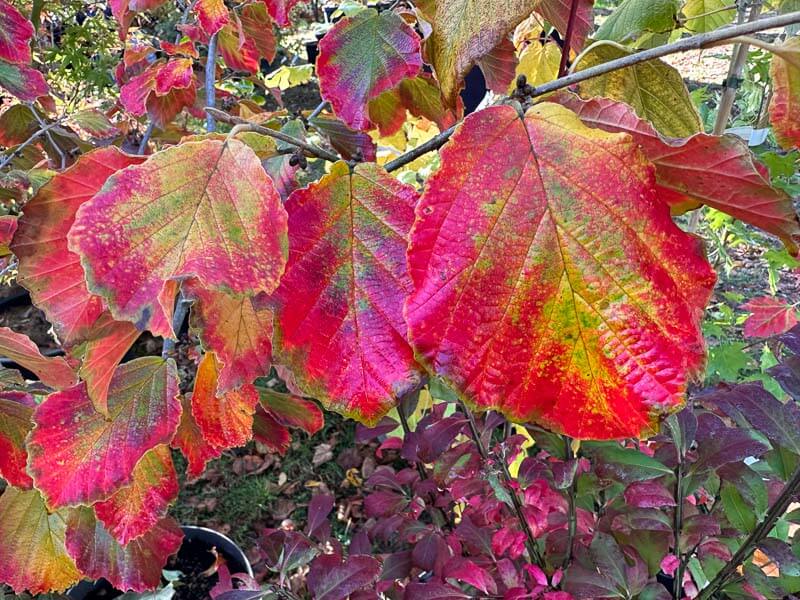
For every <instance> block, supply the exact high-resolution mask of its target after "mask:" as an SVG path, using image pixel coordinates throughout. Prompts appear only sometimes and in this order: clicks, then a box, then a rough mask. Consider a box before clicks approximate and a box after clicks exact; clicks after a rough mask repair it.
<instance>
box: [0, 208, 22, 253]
mask: <svg viewBox="0 0 800 600" xmlns="http://www.w3.org/2000/svg"><path fill="white" fill-rule="evenodd" d="M18 222H19V219H18V218H17V217H15V216H12V215H2V216H0V256H6V255H7V254H9V253H10V252H11V249H10V248H9V246H10V245H11V240H12V239H13V238H14V233H16V231H17V224H18Z"/></svg>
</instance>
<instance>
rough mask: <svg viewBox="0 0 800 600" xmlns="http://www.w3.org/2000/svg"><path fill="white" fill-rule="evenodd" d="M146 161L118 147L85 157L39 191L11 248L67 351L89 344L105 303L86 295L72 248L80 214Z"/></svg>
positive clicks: (23, 279) (27, 284)
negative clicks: (114, 178)
mask: <svg viewBox="0 0 800 600" xmlns="http://www.w3.org/2000/svg"><path fill="white" fill-rule="evenodd" d="M143 160H144V158H143V157H139V156H129V155H127V154H123V153H122V152H120V151H119V150H118V149H117V148H115V147H113V146H110V147H108V148H101V149H98V150H95V151H93V152H89V153H88V154H84V155H82V156H81V157H80V158H79V159H78V160H77V162H76V163H75V164H74V165H72V166H71V167H69V168H68V169H67V170H66V171H63V172H62V173H58V174H57V175H56V176H55V177H53V178H52V179H51V180H50V181H49V182H48V183H46V184H45V185H43V186H42V187H41V188H39V191H38V193H37V194H36V195H35V196H34V197H33V199H31V201H30V202H28V203H27V204H26V205H25V208H24V213H23V215H22V217H20V220H19V229H18V231H17V234H16V235H15V236H14V243H13V244H12V246H11V249H12V251H13V252H14V254H16V256H17V257H18V258H19V276H18V280H19V283H20V284H21V285H22V286H24V287H25V288H27V289H28V291H30V293H31V299H32V300H33V302H34V304H36V306H38V307H39V308H41V309H42V310H43V311H44V313H45V315H46V316H47V318H48V320H49V321H50V322H51V323H52V324H53V327H54V328H55V330H56V333H57V334H58V336H59V339H61V341H62V342H63V343H64V344H65V345H67V346H70V345H72V344H74V343H76V342H80V341H83V340H85V339H86V337H87V335H88V334H89V331H90V329H91V326H92V325H93V324H94V323H95V321H97V319H98V317H99V316H100V314H101V313H102V312H103V302H102V299H101V298H100V297H98V296H94V295H92V294H91V293H89V290H88V289H86V284H85V283H84V275H83V268H82V267H81V264H80V258H79V257H78V255H77V254H75V253H74V252H71V251H70V250H69V248H68V247H67V233H68V232H69V229H70V227H72V224H73V222H74V221H75V213H76V212H77V210H78V207H79V206H80V205H81V204H83V203H84V202H86V201H87V200H89V198H91V197H92V196H94V195H95V194H96V193H97V192H98V191H99V190H100V188H101V187H103V184H104V183H105V182H106V180H107V179H108V178H109V177H110V176H111V175H112V174H114V173H115V172H117V171H119V170H120V169H124V168H125V167H127V166H130V165H134V164H139V163H141V162H142V161H143Z"/></svg>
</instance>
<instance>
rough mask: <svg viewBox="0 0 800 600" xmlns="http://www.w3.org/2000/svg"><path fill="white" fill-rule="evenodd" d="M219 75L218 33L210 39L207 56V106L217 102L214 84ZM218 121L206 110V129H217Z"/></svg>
mask: <svg viewBox="0 0 800 600" xmlns="http://www.w3.org/2000/svg"><path fill="white" fill-rule="evenodd" d="M216 76H217V34H216V33H215V34H214V35H212V36H211V39H210V40H209V41H208V58H206V106H208V107H211V108H213V107H214V105H215V104H216V98H215V90H214V84H215V83H216V81H215V78H216ZM216 129H217V123H216V121H214V115H213V114H212V113H210V112H208V111H206V131H209V132H210V131H215V130H216Z"/></svg>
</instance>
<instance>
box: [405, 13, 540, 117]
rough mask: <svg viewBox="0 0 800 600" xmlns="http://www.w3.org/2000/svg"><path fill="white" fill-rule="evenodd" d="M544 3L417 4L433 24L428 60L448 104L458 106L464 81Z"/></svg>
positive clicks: (427, 46)
mask: <svg viewBox="0 0 800 600" xmlns="http://www.w3.org/2000/svg"><path fill="white" fill-rule="evenodd" d="M539 2H540V0H422V1H420V2H416V3H415V4H416V6H417V8H418V10H420V11H421V12H422V16H423V17H424V18H425V19H426V20H427V21H428V22H429V23H430V26H431V34H430V36H429V37H428V38H427V39H426V40H425V60H426V62H429V63H430V64H431V65H432V66H433V70H434V72H435V73H436V78H437V79H438V80H439V85H440V86H441V88H442V94H443V96H444V99H445V103H446V104H447V105H448V106H450V107H455V106H456V105H457V104H458V93H459V90H460V89H461V85H462V82H463V80H464V77H465V76H466V75H467V73H468V72H469V70H470V68H471V67H472V65H474V64H475V62H476V61H477V60H478V59H479V58H481V57H483V56H485V55H487V54H489V53H490V52H491V51H492V50H493V49H494V48H495V47H496V46H497V45H498V44H499V43H500V42H501V41H503V38H505V37H506V36H507V35H508V34H509V33H511V32H512V31H513V30H514V28H515V27H516V26H517V25H519V23H521V22H522V21H523V20H524V19H526V18H527V17H528V16H529V15H530V14H531V12H532V11H533V9H534V8H536V6H537V4H539Z"/></svg>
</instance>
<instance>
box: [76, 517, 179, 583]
mask: <svg viewBox="0 0 800 600" xmlns="http://www.w3.org/2000/svg"><path fill="white" fill-rule="evenodd" d="M182 541H183V532H182V531H181V528H180V527H178V524H177V523H176V522H175V520H174V519H173V518H172V517H166V518H164V519H161V520H160V521H159V522H158V523H157V524H156V525H155V527H153V528H152V529H150V530H149V531H148V532H147V533H145V534H144V535H143V536H141V537H138V538H136V539H135V540H132V541H131V542H129V543H128V544H127V545H126V546H122V545H120V544H119V542H117V541H116V540H115V539H114V538H113V536H112V535H111V534H109V533H108V531H106V529H105V527H103V524H102V523H101V522H100V521H98V520H97V518H96V517H95V515H94V512H93V511H92V509H91V508H90V507H86V506H81V507H80V508H76V509H73V510H72V511H70V515H69V519H68V521H67V534H66V545H67V549H68V551H69V554H70V556H72V558H73V559H74V560H75V564H76V565H77V566H78V568H79V569H80V570H81V573H83V574H84V575H85V576H86V577H88V578H90V579H100V578H101V577H102V578H104V579H106V580H108V582H109V583H111V585H113V586H114V587H115V588H117V589H120V590H133V591H136V592H144V591H146V590H152V589H155V588H156V587H158V586H159V585H160V584H161V569H162V568H163V566H164V565H165V564H166V562H167V559H168V558H169V557H170V555H172V554H174V553H175V552H177V551H178V548H179V547H180V545H181V542H182Z"/></svg>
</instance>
